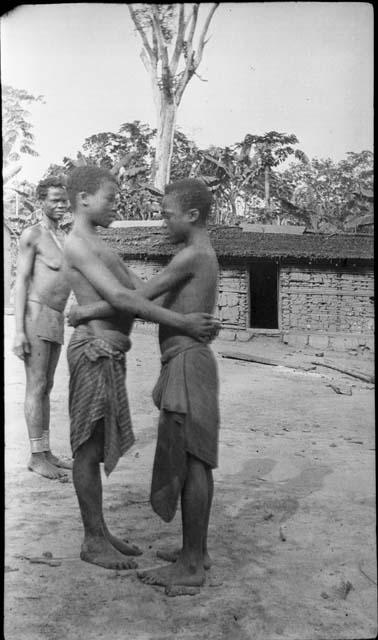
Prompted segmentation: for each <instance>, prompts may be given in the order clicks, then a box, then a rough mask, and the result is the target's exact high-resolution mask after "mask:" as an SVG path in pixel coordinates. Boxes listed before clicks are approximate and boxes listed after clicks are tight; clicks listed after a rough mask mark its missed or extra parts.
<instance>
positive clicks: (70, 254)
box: [66, 238, 213, 339]
mask: <svg viewBox="0 0 378 640" xmlns="http://www.w3.org/2000/svg"><path fill="white" fill-rule="evenodd" d="M66 258H67V262H68V264H69V266H70V267H72V268H75V269H77V270H78V271H80V272H81V273H82V275H83V276H84V277H85V278H86V279H87V280H88V282H90V283H91V284H92V286H93V287H94V288H95V289H96V291H98V293H99V294H100V295H101V296H102V297H103V298H104V300H106V301H107V302H108V303H109V304H110V305H111V306H112V307H113V308H114V309H116V310H117V311H120V312H129V313H132V314H133V315H135V316H137V317H139V318H143V319H144V320H150V321H151V322H157V323H160V324H165V325H167V326H169V327H173V328H174V329H178V330H179V331H181V332H183V333H187V334H189V335H192V336H193V337H195V338H197V339H206V338H207V336H208V333H209V330H211V328H212V326H213V321H212V317H211V315H210V314H204V313H200V314H199V313H196V314H186V315H183V314H180V313H176V312H175V311H170V310H168V309H164V308H162V307H159V306H157V305H154V304H153V303H152V302H150V301H149V300H146V299H145V298H143V297H142V295H141V293H140V292H137V291H135V290H132V289H127V288H126V287H124V286H122V284H121V283H120V282H119V280H118V279H117V278H116V277H115V276H114V275H113V273H112V272H111V271H110V270H109V269H108V268H107V267H105V265H101V269H99V268H98V257H97V256H95V254H94V253H93V252H92V251H91V250H90V249H89V248H88V247H87V246H86V245H85V244H84V243H82V242H80V241H79V240H78V239H77V238H71V242H70V248H68V247H67V245H66ZM165 290H167V289H165ZM159 293H161V292H159ZM159 293H156V295H159Z"/></svg>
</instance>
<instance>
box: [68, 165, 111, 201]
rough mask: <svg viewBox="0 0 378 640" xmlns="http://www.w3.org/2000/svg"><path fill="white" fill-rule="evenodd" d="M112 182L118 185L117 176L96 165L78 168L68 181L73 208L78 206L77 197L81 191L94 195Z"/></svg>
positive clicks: (69, 196)
mask: <svg viewBox="0 0 378 640" xmlns="http://www.w3.org/2000/svg"><path fill="white" fill-rule="evenodd" d="M107 180H110V181H111V182H114V183H115V184H117V180H116V178H115V176H114V175H113V174H112V173H110V171H108V169H103V168H101V167H96V166H94V165H86V166H84V167H76V168H75V169H73V170H72V171H71V173H70V174H69V176H68V180H67V193H68V198H69V201H70V203H71V206H72V207H73V208H74V207H75V206H76V197H77V195H78V193H80V192H81V191H86V192H87V193H90V194H92V195H93V194H94V193H96V191H98V189H99V188H100V187H101V185H102V184H103V183H104V182H106V181H107Z"/></svg>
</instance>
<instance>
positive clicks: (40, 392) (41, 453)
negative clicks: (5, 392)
mask: <svg viewBox="0 0 378 640" xmlns="http://www.w3.org/2000/svg"><path fill="white" fill-rule="evenodd" d="M28 335H29V341H30V354H29V355H28V356H27V357H26V358H25V372H26V393H25V404H24V410H25V420H26V424H27V427H28V433H29V440H30V448H31V457H30V460H29V464H28V468H29V469H30V470H31V471H35V472H36V473H38V474H40V475H42V476H44V477H45V478H50V479H56V478H60V477H62V476H64V475H65V474H64V472H63V471H60V470H59V469H57V468H56V467H55V466H54V465H52V464H51V463H50V462H49V461H48V460H47V458H46V449H47V447H46V446H45V440H44V436H43V431H44V429H45V425H44V419H45V410H44V404H45V399H46V390H47V370H48V366H49V360H50V348H51V345H50V343H48V342H45V341H43V340H41V339H40V338H38V337H37V336H35V335H34V334H33V332H32V331H30V330H29V331H28Z"/></svg>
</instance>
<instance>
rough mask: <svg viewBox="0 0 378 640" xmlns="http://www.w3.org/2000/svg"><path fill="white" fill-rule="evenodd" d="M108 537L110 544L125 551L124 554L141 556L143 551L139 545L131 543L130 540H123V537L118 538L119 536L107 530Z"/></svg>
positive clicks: (122, 551)
mask: <svg viewBox="0 0 378 640" xmlns="http://www.w3.org/2000/svg"><path fill="white" fill-rule="evenodd" d="M105 535H106V537H107V539H108V540H109V542H110V544H111V545H113V547H115V549H117V550H118V551H120V552H121V553H123V555H124V556H141V555H142V553H143V551H142V550H141V549H139V547H137V545H136V544H131V543H130V542H129V541H128V540H121V538H117V536H113V534H112V533H110V531H109V530H108V531H106V533H105Z"/></svg>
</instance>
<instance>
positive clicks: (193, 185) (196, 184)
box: [164, 178, 213, 222]
mask: <svg viewBox="0 0 378 640" xmlns="http://www.w3.org/2000/svg"><path fill="white" fill-rule="evenodd" d="M164 195H166V196H174V197H175V198H177V201H178V203H179V204H180V206H181V208H182V209H183V211H188V209H198V211H199V214H200V220H201V222H206V220H207V218H208V216H209V214H210V210H211V205H212V204H213V196H212V193H211V191H210V189H208V187H207V186H206V184H205V183H204V182H203V181H202V180H198V179H197V178H185V179H183V180H177V181H176V182H170V183H169V184H167V186H166V187H165V191H164Z"/></svg>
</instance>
